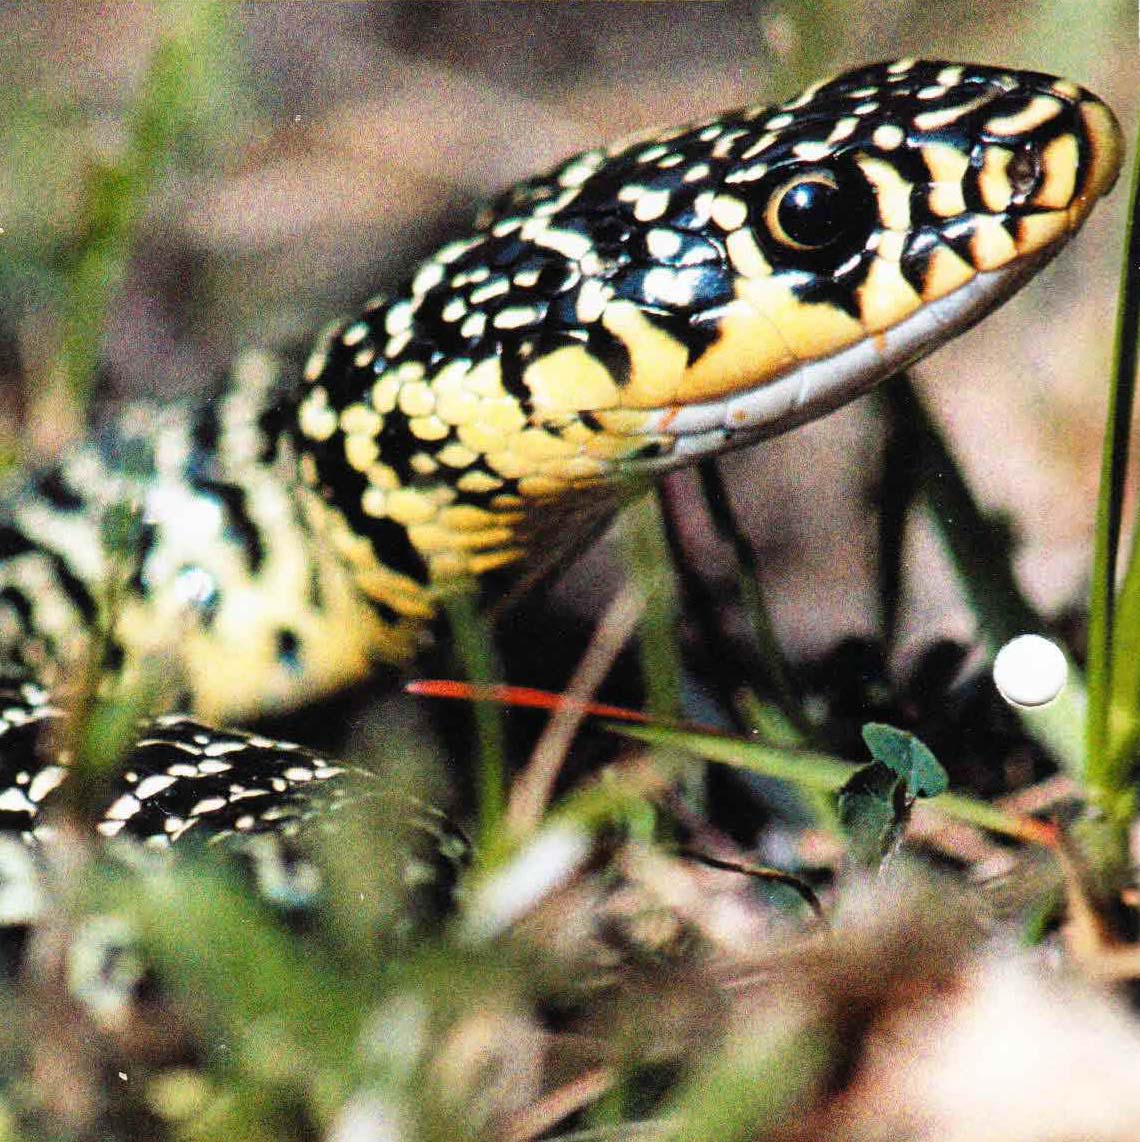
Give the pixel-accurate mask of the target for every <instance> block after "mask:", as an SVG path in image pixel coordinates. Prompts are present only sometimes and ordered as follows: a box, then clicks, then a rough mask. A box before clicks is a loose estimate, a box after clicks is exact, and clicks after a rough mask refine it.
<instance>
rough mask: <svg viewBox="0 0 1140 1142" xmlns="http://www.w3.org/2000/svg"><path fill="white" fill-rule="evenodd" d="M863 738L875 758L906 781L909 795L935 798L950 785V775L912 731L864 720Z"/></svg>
mask: <svg viewBox="0 0 1140 1142" xmlns="http://www.w3.org/2000/svg"><path fill="white" fill-rule="evenodd" d="M863 741H864V742H866V743H867V748H868V749H869V750H870V751H871V756H872V757H873V758H874V759H875V760H876V761H878V762H881V763H882V764H883V765H885V766H886V767H887V768H888V769H891V770H893V771H894V772H895V773H897V774H898V775H899V777H901V778H903V779H904V780H905V781H906V788H907V793H909V794H910V796H911V797H937V796H938V795H939V794H941V793H945V792H946V790H947V789H948V788H949V787H950V778H949V777H948V776H947V773H946V770H944V769H943V768H942V766H941V765H939V763H938V758H936V757H935V756H934V754H932V753H931V752H930V750H929V749H928V748H927V747H926V746H925V745H924V744H923V743H922V742H921V741H919V740H918V738H916V737H915V736H914V734H908V733H907V732H906V730H899V729H895V727H894V726H887V725H884V724H883V723H882V722H868V723H867V724H866V725H865V726H864V727H863Z"/></svg>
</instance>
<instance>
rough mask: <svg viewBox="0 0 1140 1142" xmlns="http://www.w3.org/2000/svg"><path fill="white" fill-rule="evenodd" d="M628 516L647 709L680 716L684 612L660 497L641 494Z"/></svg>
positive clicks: (629, 561)
mask: <svg viewBox="0 0 1140 1142" xmlns="http://www.w3.org/2000/svg"><path fill="white" fill-rule="evenodd" d="M624 518H625V523H626V531H625V540H626V542H625V551H624V555H625V565H626V569H627V570H628V572H629V576H630V578H631V579H632V580H633V583H634V584H635V586H636V587H637V589H638V590H639V591H640V593H641V595H642V597H643V598H644V599H645V610H644V613H643V614H642V618H641V622H640V624H639V626H638V631H639V637H640V641H641V673H642V679H643V681H644V685H645V705H646V709H647V710H648V711H649V712H650V713H651V714H653V715H655V716H656V717H659V718H676V717H677V715H678V713H679V712H680V709H681V648H680V646H679V645H678V641H677V631H678V628H679V625H680V615H679V609H678V606H677V591H676V583H675V581H674V578H673V575H672V574H671V573H670V570H671V567H672V563H671V562H670V558H669V545H668V544H667V543H666V542H665V533H664V529H663V526H662V523H661V512H660V508H659V506H658V503H657V500H656V499H655V498H654V497H652V496H643V497H642V498H641V499H640V500H638V502H637V503H636V504H634V505H633V506H632V507H630V508H629V509H628V510H627V511H626V513H625V517H624Z"/></svg>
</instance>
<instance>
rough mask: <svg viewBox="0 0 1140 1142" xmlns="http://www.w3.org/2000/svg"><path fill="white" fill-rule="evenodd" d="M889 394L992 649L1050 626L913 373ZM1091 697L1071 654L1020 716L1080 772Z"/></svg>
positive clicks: (1005, 535) (948, 548)
mask: <svg viewBox="0 0 1140 1142" xmlns="http://www.w3.org/2000/svg"><path fill="white" fill-rule="evenodd" d="M888 399H889V400H890V402H891V407H892V409H893V412H894V416H895V419H896V420H897V421H899V422H904V423H905V424H906V425H907V431H908V433H913V434H914V444H913V447H914V448H915V449H916V452H917V455H918V456H919V457H920V458H921V463H920V464H919V469H918V472H919V476H918V478H919V481H920V483H921V487H922V492H923V494H924V495H925V497H926V500H927V503H928V504H929V505H930V509H931V517H932V519H933V522H934V525H935V527H936V528H937V529H938V533H939V535H940V536H941V538H942V542H943V544H944V545H945V548H946V551H947V553H948V555H949V556H950V559H951V561H952V562H953V564H954V570H955V572H956V574H957V576H958V580H959V582H960V583H961V584H962V587H963V589H964V590H965V592H966V596H967V598H968V600H969V603H970V609H971V611H972V612H973V614H974V616H975V618H976V619H977V621H978V627H979V632H980V634H981V636H982V638H983V639H984V641H985V643H986V646H987V647H988V649H989V651H990V654H991V655H992V654H996V653H997V651H998V650H999V649H1000V648H1001V647H1002V646H1003V645H1004V644H1005V643H1006V642H1008V641H1009V640H1010V639H1012V638H1015V637H1016V636H1017V635H1019V634H1026V633H1035V632H1040V631H1047V630H1048V627H1049V624H1048V622H1046V620H1045V619H1044V618H1043V617H1042V616H1041V615H1039V614H1038V613H1037V612H1036V611H1035V610H1034V609H1033V607H1032V606H1030V604H1029V602H1028V601H1027V600H1026V598H1025V596H1024V595H1023V594H1022V591H1021V588H1020V587H1019V586H1018V585H1017V580H1016V579H1015V578H1014V575H1013V566H1012V560H1011V555H1012V551H1011V548H1012V543H1011V540H1010V537H1009V535H1008V532H1007V529H1006V528H1005V527H1004V526H1003V525H1002V524H1001V523H1000V522H998V521H995V520H994V519H992V518H991V517H989V516H987V515H986V514H985V513H984V512H983V511H982V510H981V508H980V507H979V506H978V504H977V501H976V500H975V499H974V497H973V494H972V493H971V491H970V486H969V484H968V483H967V482H966V478H965V476H964V475H963V473H962V470H961V468H960V467H959V466H958V464H957V462H956V461H955V459H954V457H953V455H952V454H951V452H950V449H949V448H948V447H947V444H946V441H945V440H944V439H943V437H942V434H941V432H939V430H938V427H937V425H936V424H935V423H934V421H933V420H932V419H931V417H930V415H929V414H928V413H927V411H926V408H925V407H924V406H923V403H922V401H921V400H920V399H919V396H918V394H917V393H916V392H915V389H914V386H913V385H912V384H911V381H910V378H909V377H908V376H907V375H906V374H903V376H902V377H900V378H899V379H898V380H897V381H895V382H894V383H893V384H891V385H889V386H888ZM1086 703H1087V698H1086V693H1085V681H1084V678H1083V677H1082V675H1081V672H1080V670H1079V669H1078V668H1077V666H1076V664H1075V663H1074V662H1073V661H1072V660H1070V661H1069V677H1068V683H1067V685H1066V687H1065V690H1064V692H1063V694H1062V695H1061V696H1060V698H1058V700H1057V701H1056V702H1054V703H1052V704H1051V705H1050V706H1049V707H1048V708H1045V709H1042V710H1037V711H1032V712H1030V713H1026V714H1025V715H1024V716H1022V719H1021V720H1022V724H1023V726H1024V727H1025V730H1026V732H1027V733H1028V734H1030V735H1031V736H1032V737H1033V738H1035V739H1036V740H1037V741H1039V742H1041V744H1042V745H1044V746H1045V747H1046V748H1047V749H1048V750H1050V751H1051V752H1052V753H1053V755H1054V756H1055V757H1056V758H1057V759H1058V761H1059V762H1060V763H1061V765H1062V766H1063V767H1064V769H1065V771H1066V772H1067V773H1070V774H1072V775H1073V776H1074V777H1076V778H1078V779H1080V778H1081V777H1082V776H1083V774H1084V766H1085V742H1084V739H1083V734H1084V729H1083V725H1084V717H1085V709H1086Z"/></svg>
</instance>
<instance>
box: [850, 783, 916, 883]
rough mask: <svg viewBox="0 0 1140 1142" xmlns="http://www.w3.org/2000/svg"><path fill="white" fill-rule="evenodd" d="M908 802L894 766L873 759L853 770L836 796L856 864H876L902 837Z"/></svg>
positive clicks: (908, 810)
mask: <svg viewBox="0 0 1140 1142" xmlns="http://www.w3.org/2000/svg"><path fill="white" fill-rule="evenodd" d="M911 804H912V801H911V799H910V798H908V797H907V793H906V782H905V781H904V780H903V779H902V778H901V777H900V776H899V775H898V774H897V773H896V772H895V771H894V769H892V768H889V767H888V766H886V765H884V764H883V763H882V762H879V761H873V762H871V764H870V765H865V766H863V767H862V768H861V769H858V770H856V771H855V773H854V774H852V776H851V778H850V780H849V781H847V782H846V784H845V785H844V786H843V788H842V789H840V790H839V796H838V808H839V819H840V821H841V822H842V823H843V828H844V830H845V831H846V833H847V840H848V847H849V848H850V851H851V856H852V857H853V858H854V859H855V860H856V861H857V862H858V863H859V864H865V865H871V866H875V865H878V864H879V863H880V862H881V861H882V860H883V858H884V857H885V856H887V854H888V853H890V852H891V850H892V849H894V847H895V846H896V845H897V844H898V842H899V840H900V838H901V837H902V834H903V830H904V829H905V828H906V823H907V820H908V819H909V817H910V807H911Z"/></svg>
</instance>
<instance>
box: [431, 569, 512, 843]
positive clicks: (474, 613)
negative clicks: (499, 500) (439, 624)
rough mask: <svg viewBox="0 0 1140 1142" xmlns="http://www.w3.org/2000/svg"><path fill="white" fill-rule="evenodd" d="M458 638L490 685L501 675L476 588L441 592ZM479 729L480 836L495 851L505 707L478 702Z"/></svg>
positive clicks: (464, 663)
mask: <svg viewBox="0 0 1140 1142" xmlns="http://www.w3.org/2000/svg"><path fill="white" fill-rule="evenodd" d="M441 602H442V603H443V609H444V611H445V613H446V614H447V621H448V625H449V626H450V627H451V633H452V637H453V639H454V647H455V656H456V658H457V659H458V663H459V667H460V669H461V670H462V671H463V673H464V674H466V676H467V677H468V678H470V679H471V681H472V682H474V683H475V684H476V686H477V687H486V686H490V685H491V684H492V683H493V682H494V681H495V680H496V679H497V678H500V677H502V672H501V670H500V669H499V663H498V657H497V655H496V654H495V646H494V642H493V641H492V638H491V631H490V627H489V625H488V624H487V622H486V620H485V619H484V617H483V616H482V615H481V614H480V612H479V608H478V605H477V599H476V596H475V592H474V591H473V590H455V591H446V592H444V593H442V596H441ZM474 716H475V732H476V737H477V740H478V742H479V760H478V770H477V773H476V776H475V785H476V796H477V798H478V802H479V840H480V842H482V844H483V845H484V846H485V847H486V848H487V849H488V850H490V849H491V848H493V847H494V846H493V844H492V841H493V838H494V837H495V836H496V835H497V833H498V830H499V825H500V823H501V822H502V819H503V814H504V813H505V812H506V772H507V768H506V767H507V762H506V757H507V753H506V744H505V742H504V740H503V723H502V717H501V711H500V710H499V708H498V707H497V706H496V705H495V704H494V703H492V702H479V701H477V702H476V703H475V709H474Z"/></svg>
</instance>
